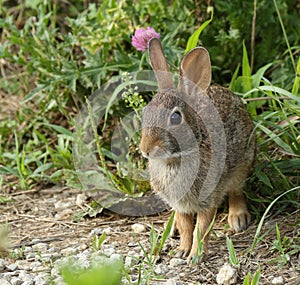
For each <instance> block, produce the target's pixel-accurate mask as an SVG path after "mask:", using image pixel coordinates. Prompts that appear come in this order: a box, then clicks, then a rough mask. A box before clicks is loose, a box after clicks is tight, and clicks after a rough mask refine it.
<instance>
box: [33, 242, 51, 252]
mask: <svg viewBox="0 0 300 285" xmlns="http://www.w3.org/2000/svg"><path fill="white" fill-rule="evenodd" d="M32 248H33V249H34V250H36V251H39V252H45V251H47V250H48V244H47V243H43V242H39V243H36V244H34V245H33V246H32Z"/></svg>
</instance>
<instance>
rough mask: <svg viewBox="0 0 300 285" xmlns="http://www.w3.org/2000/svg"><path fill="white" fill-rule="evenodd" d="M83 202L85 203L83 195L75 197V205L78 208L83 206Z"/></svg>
mask: <svg viewBox="0 0 300 285" xmlns="http://www.w3.org/2000/svg"><path fill="white" fill-rule="evenodd" d="M85 201H86V195H85V194H84V193H81V194H78V195H77V197H76V202H75V204H76V205H77V206H79V207H80V206H83V205H84V204H85Z"/></svg>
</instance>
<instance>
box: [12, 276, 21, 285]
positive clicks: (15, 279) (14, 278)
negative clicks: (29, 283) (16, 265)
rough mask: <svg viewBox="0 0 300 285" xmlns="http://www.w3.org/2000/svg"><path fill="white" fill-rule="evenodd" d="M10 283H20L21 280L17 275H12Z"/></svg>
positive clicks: (14, 284) (19, 284) (17, 284)
mask: <svg viewBox="0 0 300 285" xmlns="http://www.w3.org/2000/svg"><path fill="white" fill-rule="evenodd" d="M10 283H11V285H21V284H22V283H23V281H22V280H21V279H20V278H18V277H12V278H11V280H10Z"/></svg>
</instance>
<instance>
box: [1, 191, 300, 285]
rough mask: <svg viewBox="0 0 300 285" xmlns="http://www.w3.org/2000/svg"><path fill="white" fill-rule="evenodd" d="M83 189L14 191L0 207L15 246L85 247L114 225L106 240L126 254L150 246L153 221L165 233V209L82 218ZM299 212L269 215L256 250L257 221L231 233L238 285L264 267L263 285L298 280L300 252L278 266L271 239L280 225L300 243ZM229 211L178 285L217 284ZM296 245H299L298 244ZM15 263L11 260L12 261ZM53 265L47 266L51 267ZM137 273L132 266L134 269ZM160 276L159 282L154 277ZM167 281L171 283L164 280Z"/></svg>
mask: <svg viewBox="0 0 300 285" xmlns="http://www.w3.org/2000/svg"><path fill="white" fill-rule="evenodd" d="M80 193H81V192H80V191H79V190H75V189H68V188H51V189H44V190H39V191H34V190H32V191H27V192H26V191H23V192H15V193H13V194H12V197H13V201H12V202H8V203H6V204H1V205H0V224H5V223H7V224H8V228H9V237H10V242H11V248H19V247H22V246H23V245H33V244H34V243H35V241H36V240H37V239H38V240H39V242H40V241H42V242H45V243H49V245H50V246H55V247H57V248H59V249H61V250H63V249H65V248H67V247H69V246H70V245H72V246H74V245H82V248H83V249H84V248H87V247H90V246H91V242H92V241H91V237H90V233H91V231H92V230H93V229H95V228H100V229H105V228H110V229H111V230H110V232H109V233H108V234H107V239H106V243H108V244H109V243H114V244H115V245H117V246H118V248H119V249H121V251H122V252H123V254H124V256H126V253H127V252H128V251H129V250H131V249H130V246H129V245H130V243H133V242H137V241H140V242H141V244H143V245H144V246H145V248H149V246H150V241H149V233H150V229H151V227H152V225H154V228H155V230H156V231H157V232H162V231H163V226H164V223H165V222H166V221H167V220H168V218H169V216H170V212H169V211H165V212H163V213H161V214H159V215H156V216H150V217H142V218H134V217H125V216H120V215H118V214H116V213H113V212H110V211H103V212H102V213H101V214H98V215H97V216H96V217H94V218H87V217H84V218H83V219H81V220H80V219H78V217H80V213H83V212H85V211H87V209H88V207H89V203H88V201H87V202H86V203H82V204H81V205H79V203H77V205H76V197H77V196H78V194H80ZM299 213H300V212H299V211H297V212H294V213H282V215H279V216H276V217H274V216H272V215H271V216H268V217H267V218H266V220H265V223H264V225H263V228H262V233H261V236H262V238H261V240H260V241H259V243H258V245H257V246H256V247H255V249H254V251H253V252H252V253H249V251H248V250H249V248H250V246H251V245H252V242H253V238H254V235H255V232H256V229H257V224H258V222H259V221H253V222H252V224H251V226H250V227H249V228H248V229H247V230H246V231H245V232H243V233H240V234H235V235H232V236H231V238H232V241H233V244H234V247H235V250H236V253H237V257H238V260H239V263H240V265H239V268H238V279H237V282H236V283H235V284H242V283H243V280H244V279H245V276H246V275H247V273H248V272H250V273H251V275H252V276H253V274H254V273H255V271H256V270H257V269H258V268H260V270H261V278H260V282H259V284H279V283H272V282H274V278H275V277H282V280H283V283H280V284H289V285H292V284H294V285H297V284H300V255H299V251H298V253H297V254H293V255H291V254H290V255H289V260H288V261H287V262H286V264H284V265H282V266H280V262H278V261H275V259H277V258H280V252H279V251H278V250H274V247H273V243H274V242H275V241H276V240H277V238H276V231H275V225H276V223H277V224H278V226H279V229H280V233H281V237H282V238H283V237H286V238H287V241H293V244H294V245H297V246H298V247H299V246H300V245H299V224H300V215H299ZM226 219H227V216H226V214H222V213H220V214H218V216H217V220H216V223H215V225H214V228H213V234H212V235H211V242H210V250H209V254H208V255H207V256H206V257H205V258H204V259H203V261H202V262H201V263H200V264H199V265H187V264H181V265H178V268H177V270H176V272H177V273H176V276H173V277H172V278H175V279H176V280H177V281H176V284H195V283H196V282H199V283H200V284H217V282H216V275H217V274H218V272H219V270H220V267H221V266H222V265H223V264H225V263H226V262H228V250H227V248H226V238H225V232H224V224H226ZM135 223H140V224H142V225H144V226H145V228H146V230H145V231H144V232H142V233H139V234H134V233H133V231H132V228H131V226H132V225H133V224H135ZM297 243H298V244H297ZM176 244H178V239H177V238H169V239H168V240H167V245H166V246H165V247H164V250H163V252H162V254H161V258H160V259H159V261H158V262H159V263H160V264H162V265H163V264H167V263H168V262H169V261H170V258H171V257H170V255H169V251H170V249H171V247H173V246H174V245H176ZM12 262H13V261H12ZM50 269H51V264H49V270H50ZM132 274H135V273H134V270H133V272H132ZM161 278H162V279H159V278H158V279H156V277H155V278H154V280H153V281H152V282H151V284H165V283H161V282H162V281H167V280H168V279H169V276H168V274H165V276H162V277H161ZM155 280H159V281H155ZM166 284H167V283H166Z"/></svg>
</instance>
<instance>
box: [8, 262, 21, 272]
mask: <svg viewBox="0 0 300 285" xmlns="http://www.w3.org/2000/svg"><path fill="white" fill-rule="evenodd" d="M6 268H7V269H8V270H9V271H16V270H17V269H18V265H17V264H16V263H12V264H9V265H7V266H6Z"/></svg>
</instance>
